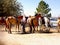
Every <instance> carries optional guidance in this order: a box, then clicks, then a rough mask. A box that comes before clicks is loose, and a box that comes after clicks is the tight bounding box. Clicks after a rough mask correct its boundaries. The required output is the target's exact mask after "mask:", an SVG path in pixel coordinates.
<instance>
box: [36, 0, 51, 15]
mask: <svg viewBox="0 0 60 45" xmlns="http://www.w3.org/2000/svg"><path fill="white" fill-rule="evenodd" d="M50 10H51V9H50V8H49V5H48V4H46V2H45V1H43V0H41V1H40V3H39V5H38V7H37V8H36V11H37V13H41V14H42V15H43V16H44V15H46V16H48V15H49V12H50ZM50 16H51V15H50Z"/></svg>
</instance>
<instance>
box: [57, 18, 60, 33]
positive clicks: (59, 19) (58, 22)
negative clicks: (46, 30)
mask: <svg viewBox="0 0 60 45" xmlns="http://www.w3.org/2000/svg"><path fill="white" fill-rule="evenodd" d="M57 24H58V26H57V27H58V32H60V30H59V29H60V17H59V18H58V20H57Z"/></svg>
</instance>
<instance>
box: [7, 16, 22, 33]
mask: <svg viewBox="0 0 60 45" xmlns="http://www.w3.org/2000/svg"><path fill="white" fill-rule="evenodd" d="M21 19H22V18H21V17H17V18H15V17H13V16H10V17H7V19H6V28H8V32H9V33H12V31H11V26H12V25H16V28H17V27H18V31H19V24H20V22H21Z"/></svg>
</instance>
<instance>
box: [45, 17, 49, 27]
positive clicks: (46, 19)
mask: <svg viewBox="0 0 60 45" xmlns="http://www.w3.org/2000/svg"><path fill="white" fill-rule="evenodd" d="M44 20H45V26H46V27H48V22H49V20H48V18H47V17H44Z"/></svg>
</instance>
